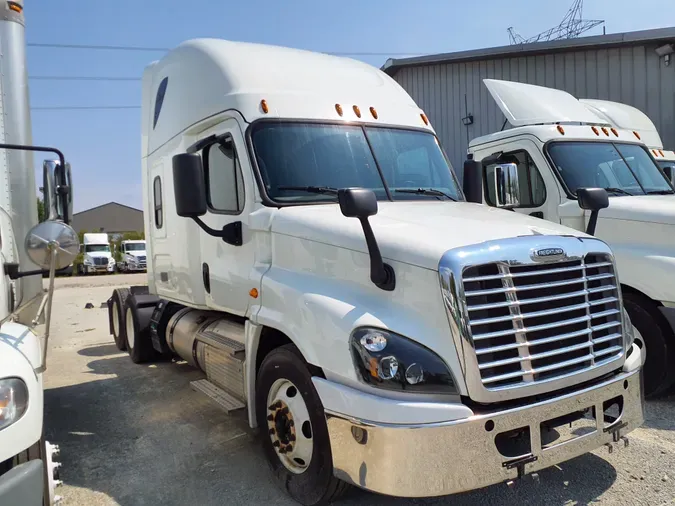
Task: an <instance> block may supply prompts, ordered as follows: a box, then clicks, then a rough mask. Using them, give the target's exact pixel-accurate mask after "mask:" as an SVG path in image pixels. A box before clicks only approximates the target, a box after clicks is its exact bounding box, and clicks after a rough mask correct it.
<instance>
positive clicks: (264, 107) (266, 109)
mask: <svg viewBox="0 0 675 506" xmlns="http://www.w3.org/2000/svg"><path fill="white" fill-rule="evenodd" d="M260 108H261V109H262V112H264V113H265V114H267V113H268V112H270V108H269V107H267V101H266V100H265V99H262V100H261V101H260Z"/></svg>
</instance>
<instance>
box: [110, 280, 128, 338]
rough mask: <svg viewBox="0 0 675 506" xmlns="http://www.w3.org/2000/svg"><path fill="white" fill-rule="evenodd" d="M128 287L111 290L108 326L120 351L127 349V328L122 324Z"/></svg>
mask: <svg viewBox="0 0 675 506" xmlns="http://www.w3.org/2000/svg"><path fill="white" fill-rule="evenodd" d="M129 293H130V291H129V289H128V288H116V289H115V290H113V294H112V298H111V299H112V300H111V307H110V317H111V321H110V327H111V331H112V335H113V339H115V346H117V349H118V350H120V351H124V350H126V349H127V328H126V325H125V324H124V315H125V310H126V307H127V298H128V297H129Z"/></svg>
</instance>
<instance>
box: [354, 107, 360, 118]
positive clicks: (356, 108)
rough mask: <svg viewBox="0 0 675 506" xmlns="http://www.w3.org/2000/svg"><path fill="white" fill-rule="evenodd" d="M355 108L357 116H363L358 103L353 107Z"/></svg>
mask: <svg viewBox="0 0 675 506" xmlns="http://www.w3.org/2000/svg"><path fill="white" fill-rule="evenodd" d="M353 109H354V114H356V117H357V118H360V117H361V109H359V106H358V105H355V106H354V107H353Z"/></svg>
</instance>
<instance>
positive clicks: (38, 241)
mask: <svg viewBox="0 0 675 506" xmlns="http://www.w3.org/2000/svg"><path fill="white" fill-rule="evenodd" d="M50 245H51V248H50ZM24 246H25V250H26V254H27V255H28V258H30V259H31V261H32V262H33V263H35V264H37V265H39V266H40V267H41V268H42V269H45V270H46V269H49V268H50V264H51V257H52V255H51V251H52V248H55V249H56V266H55V269H56V270H59V269H64V268H66V267H68V266H69V265H70V264H72V263H73V260H75V257H76V256H77V254H78V253H79V251H80V241H79V239H78V237H77V233H76V232H75V230H73V228H72V227H71V226H70V225H67V224H65V223H63V222H62V221H43V222H42V223H38V224H37V225H35V226H34V227H33V228H31V229H30V231H29V232H28V235H27V236H26V242H25V245H24Z"/></svg>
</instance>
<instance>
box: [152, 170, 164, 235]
mask: <svg viewBox="0 0 675 506" xmlns="http://www.w3.org/2000/svg"><path fill="white" fill-rule="evenodd" d="M152 186H153V195H154V199H155V227H157V228H162V224H163V221H162V220H163V216H162V180H161V179H160V178H159V176H157V177H155V180H154V182H153V185H152Z"/></svg>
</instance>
